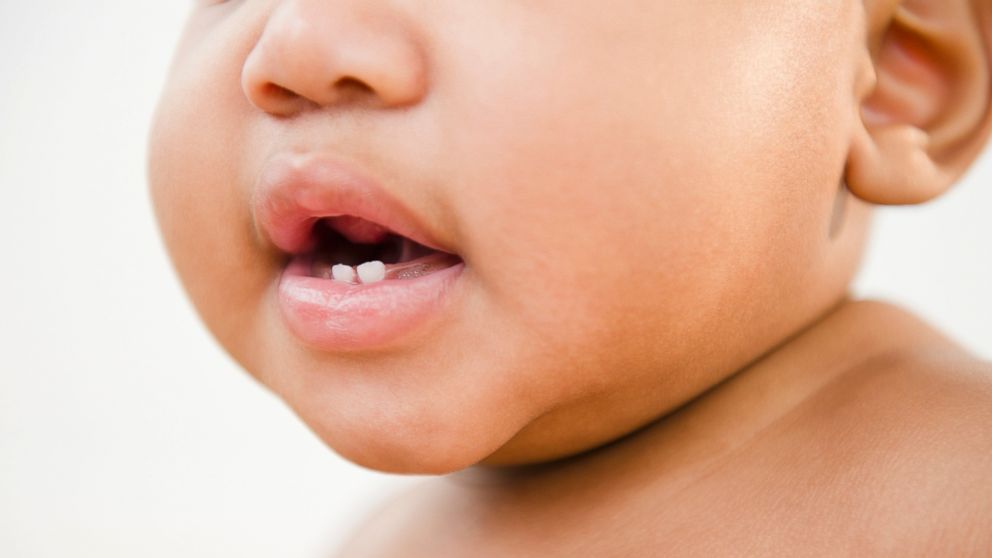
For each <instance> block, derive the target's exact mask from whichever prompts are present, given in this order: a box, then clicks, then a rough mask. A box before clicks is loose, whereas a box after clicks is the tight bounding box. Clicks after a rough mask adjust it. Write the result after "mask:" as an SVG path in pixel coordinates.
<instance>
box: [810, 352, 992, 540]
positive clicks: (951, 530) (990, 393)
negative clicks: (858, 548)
mask: <svg viewBox="0 0 992 558" xmlns="http://www.w3.org/2000/svg"><path fill="white" fill-rule="evenodd" d="M808 412H809V413H810V414H809V415H808V416H811V417H813V420H812V423H813V424H816V425H818V427H819V428H822V429H823V430H825V431H829V432H830V434H828V435H826V436H824V438H823V440H825V441H828V443H830V444H834V450H833V451H832V452H831V455H832V456H834V458H835V459H836V461H835V463H834V465H835V467H836V469H835V471H836V472H837V474H838V476H839V477H843V478H845V481H846V482H850V483H852V484H851V485H848V486H850V489H851V492H852V493H853V494H855V497H854V498H853V501H856V502H858V504H859V505H865V506H867V508H868V509H872V510H873V512H874V514H875V517H876V518H877V519H878V521H879V522H880V526H883V527H889V526H890V527H892V529H893V531H892V532H894V533H901V534H902V535H904V536H913V535H916V536H918V537H919V540H918V543H919V544H922V545H925V546H926V547H929V548H932V550H934V551H936V550H938V549H939V548H944V549H948V548H956V549H959V550H960V551H961V555H970V553H972V552H976V553H979V554H981V553H984V552H989V551H992V364H990V363H988V362H984V361H981V360H978V359H976V358H974V357H972V356H970V355H968V354H966V353H963V352H961V351H935V350H932V349H931V350H922V349H921V350H919V351H915V350H911V351H902V352H898V353H892V354H884V355H880V356H878V357H876V358H873V359H870V360H868V361H866V362H864V363H863V364H862V365H861V366H859V367H857V368H856V369H853V370H851V371H850V373H848V374H845V375H843V376H842V377H840V378H839V379H838V380H837V381H836V382H835V383H834V384H832V385H831V386H829V387H828V388H827V389H825V390H824V391H823V392H822V393H821V394H820V395H819V396H818V397H816V398H815V400H813V401H810V402H809V409H808Z"/></svg>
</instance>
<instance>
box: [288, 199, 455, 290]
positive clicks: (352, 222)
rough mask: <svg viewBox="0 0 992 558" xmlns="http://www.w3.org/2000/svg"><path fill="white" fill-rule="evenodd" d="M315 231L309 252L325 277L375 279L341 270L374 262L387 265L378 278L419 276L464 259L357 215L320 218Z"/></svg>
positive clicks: (316, 271) (313, 271)
mask: <svg viewBox="0 0 992 558" xmlns="http://www.w3.org/2000/svg"><path fill="white" fill-rule="evenodd" d="M311 234H312V236H313V239H314V243H313V246H314V248H313V250H312V251H311V252H310V253H309V254H306V256H308V257H309V260H310V262H311V264H310V275H311V276H312V277H318V278H323V279H333V280H338V281H343V282H346V283H358V282H363V283H365V282H374V281H367V280H360V279H359V274H356V273H349V272H347V270H346V271H345V272H344V273H343V274H342V273H341V271H340V269H341V266H347V267H349V268H352V269H355V268H359V267H361V266H363V265H367V264H369V263H370V262H378V263H381V264H382V266H381V268H384V273H382V274H380V275H381V276H379V277H377V279H376V280H382V279H415V278H417V277H422V276H424V275H428V274H430V273H434V272H436V271H440V270H442V269H446V268H449V267H452V266H455V265H457V264H459V263H460V262H461V261H462V260H461V258H459V257H458V256H457V255H455V254H450V253H448V252H442V251H440V250H435V249H433V248H429V247H427V246H424V245H422V244H419V243H417V242H414V241H413V240H411V239H409V238H407V237H405V236H401V235H398V234H396V233H393V232H392V231H389V230H387V229H385V228H383V227H381V226H380V225H377V224H375V223H372V222H369V221H365V220H363V219H359V218H357V217H350V216H340V217H325V218H322V219H318V220H317V221H316V222H315V223H314V224H313V229H312V232H311ZM378 263H374V265H376V266H378ZM335 268H338V269H339V271H338V273H335V272H334V269H335Z"/></svg>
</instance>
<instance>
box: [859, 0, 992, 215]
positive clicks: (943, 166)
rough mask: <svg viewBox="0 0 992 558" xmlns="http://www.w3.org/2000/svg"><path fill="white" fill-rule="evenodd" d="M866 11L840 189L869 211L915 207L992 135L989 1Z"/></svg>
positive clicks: (894, 2) (892, 2)
mask: <svg viewBox="0 0 992 558" xmlns="http://www.w3.org/2000/svg"><path fill="white" fill-rule="evenodd" d="M864 2H865V13H866V15H867V28H868V33H867V40H866V42H865V46H864V57H863V65H862V67H861V69H860V73H859V76H858V87H857V91H856V97H857V98H856V99H855V102H856V103H857V104H858V105H859V107H860V114H859V116H860V121H859V122H858V123H857V125H856V126H855V128H854V131H853V137H852V140H851V151H850V154H849V156H848V164H847V169H846V177H845V178H846V181H847V186H848V188H849V189H850V191H851V192H852V193H853V194H854V195H856V196H857V197H859V198H861V199H862V200H864V201H867V202H871V203H876V204H887V205H900V204H913V203H921V202H924V201H927V200H929V199H931V198H934V197H936V196H938V195H940V194H941V193H943V192H944V191H946V190H947V189H948V188H950V186H951V185H952V184H953V183H954V182H955V181H957V180H958V179H959V178H960V177H961V175H962V174H964V172H965V171H966V170H967V169H968V167H969V166H970V165H971V163H972V162H973V161H974V159H975V158H976V157H977V156H978V154H979V153H980V152H981V149H982V147H983V146H984V145H985V142H986V139H987V138H988V135H989V130H990V128H992V112H990V103H992V78H990V74H992V59H990V55H989V52H990V50H992V0H864Z"/></svg>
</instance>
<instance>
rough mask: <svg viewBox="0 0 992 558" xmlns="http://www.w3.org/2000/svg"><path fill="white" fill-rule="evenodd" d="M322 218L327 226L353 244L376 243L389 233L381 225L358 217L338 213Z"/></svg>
mask: <svg viewBox="0 0 992 558" xmlns="http://www.w3.org/2000/svg"><path fill="white" fill-rule="evenodd" d="M324 220H325V221H326V224H327V226H329V227H330V228H332V229H334V230H335V231H337V232H338V233H340V234H341V236H343V237H345V238H347V239H348V241H349V242H354V243H355V244H378V243H379V242H382V241H383V240H384V239H385V238H386V236H388V235H389V230H388V229H386V228H385V227H383V226H382V225H378V224H376V223H373V222H372V221H366V220H365V219H362V218H360V217H354V216H351V215H339V216H337V217H326V218H325V219H324Z"/></svg>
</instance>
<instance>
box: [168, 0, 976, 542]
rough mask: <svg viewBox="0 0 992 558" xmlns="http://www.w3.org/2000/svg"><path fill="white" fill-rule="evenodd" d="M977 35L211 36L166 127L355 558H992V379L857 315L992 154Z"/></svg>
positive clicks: (376, 2) (680, 23)
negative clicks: (864, 266)
mask: <svg viewBox="0 0 992 558" xmlns="http://www.w3.org/2000/svg"><path fill="white" fill-rule="evenodd" d="M990 50H992V0H862V1H858V0H832V1H824V0H788V1H786V0H762V1H760V2H759V1H744V0H725V1H721V2H704V1H698V0H618V1H616V2H603V1H601V0H595V1H594V0H538V1H534V0H527V1H524V0H499V1H494V0H430V1H427V0H233V1H227V2H225V1H222V0H221V1H216V0H197V1H196V2H195V5H194V7H193V10H192V13H191V15H190V19H189V23H188V27H187V29H186V31H185V33H184V36H183V38H182V40H181V43H180V45H179V48H178V52H177V54H176V58H175V61H174V63H173V66H172V69H171V72H170V78H169V81H168V85H167V87H166V88H165V91H164V94H163V97H162V99H161V102H160V105H159V108H158V112H157V115H156V118H155V123H154V127H153V131H152V134H151V141H150V164H149V176H150V183H151V190H152V195H153V198H154V202H155V205H156V211H157V217H158V219H159V222H160V225H161V229H162V232H163V236H164V238H165V241H166V244H167V246H168V249H169V251H170V253H171V255H172V258H173V261H174V262H175V266H176V268H177V270H178V273H179V275H180V277H181V279H182V281H183V282H184V285H185V287H186V289H187V291H188V293H189V295H190V297H191V299H192V300H193V302H194V304H195V306H196V308H197V310H198V312H199V313H200V315H201V316H202V318H203V320H204V321H205V322H206V324H207V325H208V326H209V328H210V330H211V331H212V332H213V334H214V335H215V336H216V338H217V339H218V340H219V342H220V343H221V344H222V345H223V346H224V347H225V349H226V350H227V351H228V352H230V354H231V355H233V357H234V358H235V359H236V360H237V361H238V362H239V363H240V364H241V365H242V366H243V367H244V368H245V369H246V370H248V371H249V372H250V373H251V375H252V376H254V377H255V378H257V379H258V380H259V381H260V382H261V383H262V384H264V385H265V386H267V387H268V388H269V389H271V390H272V391H273V392H275V393H276V394H277V395H278V396H279V397H281V398H282V399H283V400H285V401H286V402H287V404H288V405H289V406H291V407H292V408H293V410H294V411H295V412H296V413H297V414H298V415H299V416H300V417H301V418H302V420H303V421H304V422H305V423H306V424H307V425H308V426H309V427H310V428H311V429H313V431H314V432H315V433H316V434H317V435H318V436H319V437H320V438H321V439H322V440H323V441H324V442H326V443H327V445H328V446H329V447H331V448H333V450H334V451H336V452H338V453H340V454H341V455H342V456H344V457H345V458H347V459H349V460H351V461H353V462H354V463H357V464H360V465H362V466H365V467H369V468H373V469H377V470H381V471H389V472H397V473H421V474H437V475H443V476H439V477H437V478H435V479H432V480H429V481H426V482H425V483H423V484H422V485H421V486H420V487H418V488H417V489H415V490H414V491H412V492H410V493H408V494H404V495H402V496H400V497H398V498H397V499H396V500H395V501H393V502H390V504H389V505H388V506H386V507H385V508H384V509H383V510H382V511H381V512H379V513H377V514H374V515H373V517H371V518H369V520H368V522H367V524H366V526H365V527H364V528H362V529H361V530H360V531H359V532H358V533H357V534H356V535H355V536H354V537H353V538H352V539H351V541H350V542H349V543H348V544H347V545H346V547H345V548H343V549H342V550H341V555H342V556H348V557H351V556H363V557H366V556H367V557H383V556H399V557H448V556H452V557H457V556H471V557H501V556H511V557H531V556H533V557H555V556H685V555H688V556H694V555H703V556H714V555H747V556H758V555H773V554H774V555H787V556H794V555H857V556H868V555H887V556H911V555H934V556H937V555H940V556H988V555H990V554H992V475H990V472H992V366H990V365H989V364H988V363H985V362H982V361H979V360H977V359H976V358H975V357H974V356H972V355H970V354H969V353H967V352H966V351H965V350H963V349H962V348H961V347H959V346H958V345H956V344H955V343H954V342H953V341H951V340H949V339H947V338H946V337H944V336H943V335H942V334H941V333H940V332H938V331H936V330H935V329H933V328H932V327H931V326H928V325H927V324H926V323H924V322H922V321H921V320H920V319H918V318H916V317H915V316H913V315H912V314H910V313H908V312H906V311H904V310H902V309H900V308H898V307H895V306H893V305H891V304H887V303H884V302H878V301H866V300H853V299H852V297H851V295H850V294H849V285H850V282H851V279H852V276H853V275H854V274H855V272H856V270H857V268H858V265H859V260H860V258H861V254H862V249H863V246H864V243H865V240H866V232H867V229H868V224H869V220H870V214H871V208H872V206H874V205H879V204H881V205H893V204H916V203H921V202H924V201H926V200H929V199H931V198H934V197H936V196H939V195H940V194H941V193H943V192H944V191H946V190H947V189H948V188H950V187H951V186H952V185H953V184H954V183H955V182H956V181H957V180H958V179H959V178H960V177H961V176H962V174H963V173H964V172H965V171H966V170H967V169H968V167H969V165H970V164H971V163H972V161H973V160H974V159H975V158H976V157H977V156H978V154H979V153H980V152H981V150H982V148H983V146H984V144H985V143H986V140H987V138H988V136H989V131H990V127H992V116H990V114H992V112H990V105H992V102H990V101H992V60H990V54H989V53H990Z"/></svg>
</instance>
